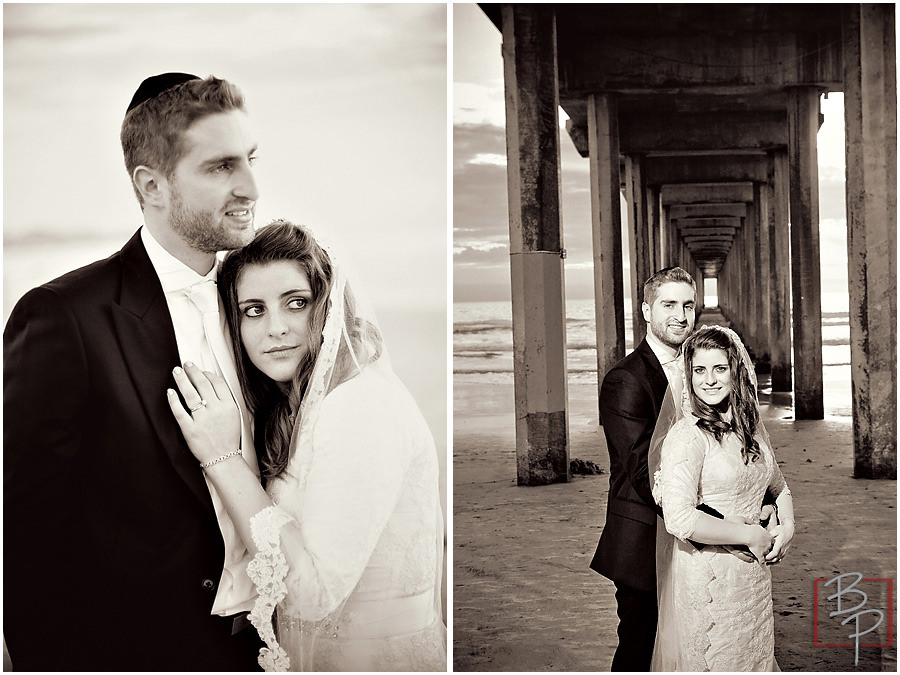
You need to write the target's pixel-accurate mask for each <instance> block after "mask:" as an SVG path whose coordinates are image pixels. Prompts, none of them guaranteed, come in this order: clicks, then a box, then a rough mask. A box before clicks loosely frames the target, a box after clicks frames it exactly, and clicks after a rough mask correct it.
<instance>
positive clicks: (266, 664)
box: [247, 506, 294, 671]
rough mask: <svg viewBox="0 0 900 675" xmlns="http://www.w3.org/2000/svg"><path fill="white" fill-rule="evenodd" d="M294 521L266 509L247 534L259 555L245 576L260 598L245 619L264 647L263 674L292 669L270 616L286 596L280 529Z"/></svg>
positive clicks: (261, 654)
mask: <svg viewBox="0 0 900 675" xmlns="http://www.w3.org/2000/svg"><path fill="white" fill-rule="evenodd" d="M293 520H294V519H293V518H291V517H290V516H289V515H288V514H287V513H285V512H284V511H283V510H281V509H280V508H278V507H277V506H269V507H266V508H264V509H263V510H262V511H260V512H259V513H257V514H256V515H255V516H253V518H251V519H250V531H251V533H252V535H253V542H254V543H255V544H256V548H257V551H258V552H257V554H256V555H255V556H254V557H253V560H251V561H250V563H249V564H248V565H247V575H248V576H249V577H250V580H251V581H252V582H253V583H254V585H255V586H256V590H257V593H258V594H259V596H258V597H257V598H256V603H255V604H254V606H253V610H252V611H251V612H250V615H249V617H248V618H249V619H250V623H252V624H253V627H254V628H256V631H257V632H258V633H259V636H260V638H261V639H262V640H263V642H265V643H266V647H264V648H263V649H261V650H260V651H259V665H261V666H262V667H263V670H266V671H287V670H290V667H291V664H290V660H289V659H288V656H287V654H286V653H285V651H284V649H282V648H281V645H279V644H278V641H277V640H276V639H275V630H274V628H273V627H272V614H273V613H274V612H275V607H276V606H277V605H278V603H279V602H281V601H282V600H283V599H284V597H285V595H287V586H286V585H285V583H284V580H285V577H286V576H287V573H288V564H287V560H286V559H285V557H284V553H283V552H282V550H281V528H282V527H283V526H284V525H286V524H288V523H290V522H293Z"/></svg>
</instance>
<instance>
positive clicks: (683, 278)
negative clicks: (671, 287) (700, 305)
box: [644, 267, 697, 305]
mask: <svg viewBox="0 0 900 675" xmlns="http://www.w3.org/2000/svg"><path fill="white" fill-rule="evenodd" d="M673 281H674V282H676V283H679V284H687V285H688V286H690V287H691V288H692V289H694V295H695V296H696V295H697V284H696V282H695V281H694V277H692V276H691V275H690V274H688V273H687V272H686V271H684V270H683V269H681V268H680V267H666V268H664V269H661V270H659V271H658V272H657V273H656V274H654V275H653V276H652V277H650V278H649V279H647V281H645V282H644V302H646V303H647V304H648V305H652V304H653V302H654V301H655V300H656V296H657V295H659V287H660V286H662V285H663V284H667V283H670V282H673Z"/></svg>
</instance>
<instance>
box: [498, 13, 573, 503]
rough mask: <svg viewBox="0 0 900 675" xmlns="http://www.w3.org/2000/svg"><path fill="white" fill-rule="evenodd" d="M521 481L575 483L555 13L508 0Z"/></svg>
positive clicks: (508, 108) (506, 29)
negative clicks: (569, 408) (571, 475)
mask: <svg viewBox="0 0 900 675" xmlns="http://www.w3.org/2000/svg"><path fill="white" fill-rule="evenodd" d="M502 25H503V31H502V32H503V68H504V82H505V98H506V152H507V158H508V165H507V182H508V192H509V238H510V268H511V275H512V312H513V366H514V371H515V409H516V468H517V477H518V484H519V485H542V484H547V483H555V482H566V481H568V479H569V452H568V411H567V389H566V386H567V385H566V321H565V287H564V283H563V258H562V255H561V251H562V249H563V241H562V228H561V218H560V170H559V124H558V121H557V120H558V115H557V109H558V103H559V101H558V98H559V94H558V84H557V70H556V19H555V16H554V13H553V10H552V9H549V8H547V7H546V6H541V5H503V7H502Z"/></svg>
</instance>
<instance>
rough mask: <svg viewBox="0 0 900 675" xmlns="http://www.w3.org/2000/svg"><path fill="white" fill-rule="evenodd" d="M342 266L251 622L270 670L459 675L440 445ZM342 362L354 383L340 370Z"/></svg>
mask: <svg viewBox="0 0 900 675" xmlns="http://www.w3.org/2000/svg"><path fill="white" fill-rule="evenodd" d="M329 253H330V252H329ZM331 255H333V254H331ZM332 263H334V259H333V257H332ZM333 266H334V270H335V271H334V280H333V286H332V291H331V296H330V298H331V304H330V309H329V313H328V318H327V320H326V324H325V329H324V331H323V343H322V348H321V350H320V353H319V356H318V358H317V360H316V365H315V368H314V371H313V374H312V376H311V378H310V383H309V385H308V388H307V391H306V394H305V395H304V399H303V403H302V405H301V408H300V412H299V415H298V418H299V422H298V424H297V425H296V427H295V429H294V438H293V441H292V443H293V446H294V448H295V449H294V453H293V455H292V457H291V459H290V462H289V464H288V468H287V471H286V472H285V473H284V474H282V475H281V476H279V477H278V478H277V479H274V480H272V481H270V483H269V485H268V486H267V492H268V493H269V495H270V497H271V498H272V502H273V505H272V506H270V507H267V508H265V509H263V510H262V511H261V512H259V513H258V514H257V515H256V516H254V517H253V519H252V520H251V528H252V532H253V538H254V541H255V543H256V545H257V547H258V549H259V553H258V554H257V556H256V557H255V558H254V560H253V561H252V562H251V563H250V565H249V566H248V574H249V575H250V578H251V579H252V580H253V582H254V583H255V584H256V586H257V588H258V591H259V599H258V600H257V602H256V607H255V608H254V610H253V611H252V612H251V614H250V620H251V622H252V623H253V625H254V626H255V627H256V628H257V630H258V631H259V633H260V636H261V637H262V638H263V640H264V641H265V642H266V644H267V648H266V649H263V650H262V652H261V656H260V663H261V664H262V665H263V667H264V668H265V669H266V670H304V671H305V670H319V671H355V672H358V671H363V672H367V671H368V672H370V671H446V628H445V626H444V623H443V619H442V615H441V576H442V566H443V518H442V514H441V508H440V502H439V489H438V462H437V455H436V451H435V445H434V440H433V437H432V435H431V432H430V430H429V428H428V426H427V424H426V422H425V420H424V418H423V416H422V414H421V412H420V410H419V408H418V406H417V405H416V403H415V401H414V400H413V399H412V397H411V396H410V394H409V393H408V392H407V390H406V388H405V387H404V386H403V384H402V383H401V382H400V381H399V379H397V377H396V376H395V375H394V373H393V371H392V370H391V368H390V365H389V363H388V360H387V355H386V354H385V352H384V348H383V344H382V343H381V338H380V335H379V334H378V332H377V330H376V329H374V324H373V323H372V321H373V319H371V318H365V319H364V317H363V316H362V312H361V310H360V309H359V306H358V304H357V301H356V300H355V299H354V298H353V297H351V295H350V293H349V288H345V286H346V279H345V277H344V275H343V274H342V272H341V269H340V268H339V267H338V266H337V265H333ZM342 368H343V369H345V370H346V369H348V368H349V370H350V372H351V375H350V376H349V377H346V376H345V375H338V374H336V373H338V372H340V371H341V369H342ZM273 613H274V615H275V621H274V625H273V622H272V615H273Z"/></svg>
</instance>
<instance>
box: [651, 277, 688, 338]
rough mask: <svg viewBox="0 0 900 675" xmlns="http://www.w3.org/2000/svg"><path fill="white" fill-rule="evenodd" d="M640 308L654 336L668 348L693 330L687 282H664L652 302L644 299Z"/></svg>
mask: <svg viewBox="0 0 900 675" xmlns="http://www.w3.org/2000/svg"><path fill="white" fill-rule="evenodd" d="M641 309H642V310H643V313H644V320H645V321H646V322H647V323H648V324H649V329H650V331H651V332H652V333H653V335H655V336H656V339H657V340H659V341H660V342H662V343H663V344H664V345H666V346H668V347H671V348H672V349H678V348H679V347H680V346H681V343H682V342H684V341H685V340H687V337H688V335H690V334H691V331H692V330H694V312H695V298H694V289H693V288H692V287H691V286H690V285H689V284H683V283H680V282H678V281H669V282H667V283H664V284H663V285H662V286H660V287H659V291H658V292H657V294H656V297H655V298H653V301H652V303H646V302H645V303H644V304H643V306H642V308H641Z"/></svg>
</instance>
